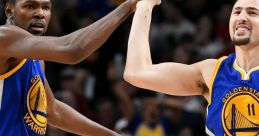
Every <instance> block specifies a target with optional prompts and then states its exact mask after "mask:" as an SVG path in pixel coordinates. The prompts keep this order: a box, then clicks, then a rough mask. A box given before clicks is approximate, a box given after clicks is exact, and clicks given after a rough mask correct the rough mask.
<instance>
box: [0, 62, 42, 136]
mask: <svg viewBox="0 0 259 136" xmlns="http://www.w3.org/2000/svg"><path fill="white" fill-rule="evenodd" d="M43 79H44V75H43V71H42V68H41V64H40V61H39V60H36V61H35V60H29V59H28V60H23V61H22V62H21V63H20V64H19V65H18V66H16V67H15V68H14V69H13V70H11V71H9V72H8V73H6V74H4V75H0V136H44V135H45V133H46V126H47V112H46V108H47V101H46V92H45V89H44V85H43V81H44V80H43Z"/></svg>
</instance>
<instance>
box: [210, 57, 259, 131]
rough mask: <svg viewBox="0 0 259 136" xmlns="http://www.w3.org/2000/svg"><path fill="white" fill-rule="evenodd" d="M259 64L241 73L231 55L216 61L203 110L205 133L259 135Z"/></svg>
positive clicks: (241, 70)
mask: <svg viewBox="0 0 259 136" xmlns="http://www.w3.org/2000/svg"><path fill="white" fill-rule="evenodd" d="M258 90H259V66H257V67H255V68H253V69H251V70H250V71H249V72H245V71H244V70H243V69H242V68H240V67H239V66H238V65H237V63H236V56H235V55H234V54H231V55H230V56H228V57H223V58H220V59H219V60H218V62H217V63H216V66H215V69H214V72H213V75H212V80H211V85H210V93H211V102H210V104H209V106H208V109H207V120H206V132H207V134H208V135H209V136H259V91H258Z"/></svg>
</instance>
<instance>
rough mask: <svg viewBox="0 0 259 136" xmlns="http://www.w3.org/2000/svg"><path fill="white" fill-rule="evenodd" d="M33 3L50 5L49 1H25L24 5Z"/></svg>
mask: <svg viewBox="0 0 259 136" xmlns="http://www.w3.org/2000/svg"><path fill="white" fill-rule="evenodd" d="M35 2H40V3H44V4H51V1H43V0H40V1H39V0H27V1H26V2H25V3H35Z"/></svg>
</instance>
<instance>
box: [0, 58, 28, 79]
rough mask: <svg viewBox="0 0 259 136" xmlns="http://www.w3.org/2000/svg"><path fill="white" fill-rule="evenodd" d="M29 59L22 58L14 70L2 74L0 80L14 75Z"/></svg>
mask: <svg viewBox="0 0 259 136" xmlns="http://www.w3.org/2000/svg"><path fill="white" fill-rule="evenodd" d="M26 61H27V59H24V60H22V61H21V62H20V63H19V64H18V65H17V66H16V67H15V68H13V69H12V70H10V71H9V72H7V73H5V74H3V75H0V80H4V79H6V78H8V77H10V76H11V75H13V74H14V73H15V72H16V71H18V70H19V69H20V68H21V67H22V66H23V65H24V64H25V62H26Z"/></svg>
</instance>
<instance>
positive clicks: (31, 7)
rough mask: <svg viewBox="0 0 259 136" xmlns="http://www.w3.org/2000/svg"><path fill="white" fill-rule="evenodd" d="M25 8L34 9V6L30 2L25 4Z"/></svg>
mask: <svg viewBox="0 0 259 136" xmlns="http://www.w3.org/2000/svg"><path fill="white" fill-rule="evenodd" d="M25 8H27V9H33V8H34V7H33V5H32V4H28V5H25Z"/></svg>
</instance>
